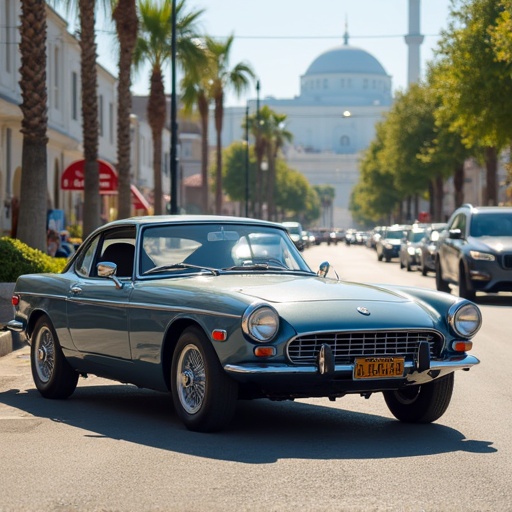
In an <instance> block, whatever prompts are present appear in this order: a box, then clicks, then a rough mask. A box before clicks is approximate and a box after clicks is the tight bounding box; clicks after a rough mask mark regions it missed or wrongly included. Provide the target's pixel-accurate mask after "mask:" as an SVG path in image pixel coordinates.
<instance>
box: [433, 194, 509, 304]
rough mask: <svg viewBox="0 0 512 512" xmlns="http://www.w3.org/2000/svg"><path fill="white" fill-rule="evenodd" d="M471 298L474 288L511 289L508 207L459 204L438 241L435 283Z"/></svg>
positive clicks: (441, 288)
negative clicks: (453, 286)
mask: <svg viewBox="0 0 512 512" xmlns="http://www.w3.org/2000/svg"><path fill="white" fill-rule="evenodd" d="M450 284H455V285H458V286H459V295H460V296H461V297H464V298H466V299H469V300H474V298H475V293H476V292H477V291H481V292H487V293H496V292H501V291H512V208H509V207H503V206H481V207H473V206H471V205H469V204H466V205H463V206H461V207H460V208H458V209H457V210H455V212H454V213H453V214H452V216H451V217H450V219H449V221H448V228H447V229H446V231H444V232H443V233H442V236H441V237H440V239H439V242H438V249H437V257H436V286H437V289H438V290H440V291H450Z"/></svg>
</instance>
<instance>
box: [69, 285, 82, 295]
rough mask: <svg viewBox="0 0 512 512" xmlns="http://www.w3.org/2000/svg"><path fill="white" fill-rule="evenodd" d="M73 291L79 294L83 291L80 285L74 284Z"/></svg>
mask: <svg viewBox="0 0 512 512" xmlns="http://www.w3.org/2000/svg"><path fill="white" fill-rule="evenodd" d="M71 293H72V294H74V295H78V294H79V293H82V288H80V286H72V287H71Z"/></svg>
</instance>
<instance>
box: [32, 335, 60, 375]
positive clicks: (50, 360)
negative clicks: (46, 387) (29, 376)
mask: <svg viewBox="0 0 512 512" xmlns="http://www.w3.org/2000/svg"><path fill="white" fill-rule="evenodd" d="M34 352H35V361H34V364H35V370H36V372H37V375H38V377H39V379H40V380H41V382H45V383H46V382H48V381H49V380H50V379H51V378H52V375H53V372H54V370H55V340H54V338H53V335H52V332H51V331H50V329H49V328H48V327H44V328H43V329H41V330H40V331H39V332H38V333H37V337H36V339H35V343H34Z"/></svg>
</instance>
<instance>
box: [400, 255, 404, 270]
mask: <svg viewBox="0 0 512 512" xmlns="http://www.w3.org/2000/svg"><path fill="white" fill-rule="evenodd" d="M404 267H405V265H404V262H403V261H402V256H400V270H401V269H403V268H404Z"/></svg>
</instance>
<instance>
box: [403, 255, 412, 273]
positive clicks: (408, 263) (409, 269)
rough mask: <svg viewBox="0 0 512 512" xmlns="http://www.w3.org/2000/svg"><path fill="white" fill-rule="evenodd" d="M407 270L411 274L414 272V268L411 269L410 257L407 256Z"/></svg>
mask: <svg viewBox="0 0 512 512" xmlns="http://www.w3.org/2000/svg"><path fill="white" fill-rule="evenodd" d="M405 268H406V270H407V272H411V271H412V267H411V262H410V260H409V256H407V262H406V264H405Z"/></svg>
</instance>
